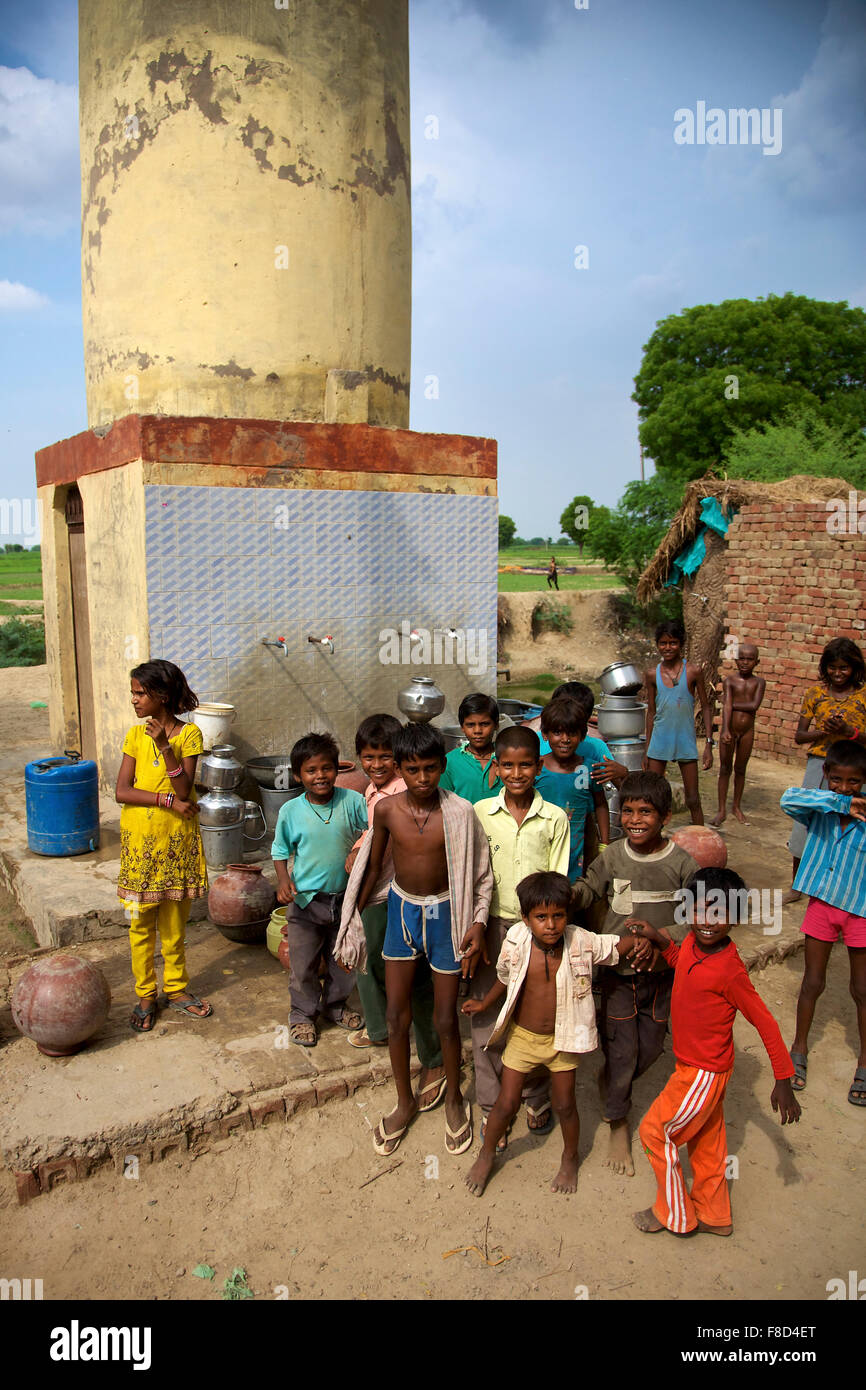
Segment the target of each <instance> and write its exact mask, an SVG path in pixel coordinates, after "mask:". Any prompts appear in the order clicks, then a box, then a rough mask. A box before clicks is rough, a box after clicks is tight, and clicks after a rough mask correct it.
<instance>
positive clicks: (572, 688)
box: [550, 681, 595, 718]
mask: <svg viewBox="0 0 866 1390" xmlns="http://www.w3.org/2000/svg"><path fill="white" fill-rule="evenodd" d="M563 695H566V696H567V697H568V699H569V700H576V701H577V703H578V704H579V705H585V706H586V714H587V718H589V716H590V715H591V714H592V710H593V706H594V705H595V696H594V695H593V693H592V691H591V690H590V688H589V686H588V685H584V683H583V681H563V683H562V685H558V686H557V687H556V689H555V690H554V692H553V694H552V695H551V697H550V703H551V704H553V701H554V700H558V699H560V697H561V696H563Z"/></svg>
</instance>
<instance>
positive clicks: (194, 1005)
mask: <svg viewBox="0 0 866 1390" xmlns="http://www.w3.org/2000/svg"><path fill="white" fill-rule="evenodd" d="M184 994H186V995H187V996H188V997H187V999H186V1000H185V1001H184V1002H183V1003H181V999H180V996H179V995H176V996H175V997H174V998H172V996H171V995H166V998H167V1000H168V1007H169V1008H170V1009H174V1011H175V1013H178V1014H184V1015H185V1017H186V1018H210V1016H211V1014H212V1013H213V1004H205V1003H204V1001H203V1000H201V999H198V998H196V996H195V995H194V994H191V993H190V991H189V990H188V989H187V990H184ZM196 1009H207V1013H204V1014H197V1013H196V1012H195V1010H196Z"/></svg>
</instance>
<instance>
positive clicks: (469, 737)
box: [439, 694, 502, 806]
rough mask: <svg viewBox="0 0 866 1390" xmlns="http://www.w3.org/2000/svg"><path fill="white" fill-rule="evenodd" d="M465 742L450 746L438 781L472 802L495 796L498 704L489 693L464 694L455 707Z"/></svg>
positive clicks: (445, 788)
mask: <svg viewBox="0 0 866 1390" xmlns="http://www.w3.org/2000/svg"><path fill="white" fill-rule="evenodd" d="M457 718H458V720H459V721H460V727H461V729H462V730H463V732H464V734H465V735H466V742H465V743H464V744H463V745H462V746H461V747H460V748H452V749H451V752H450V753H449V754H448V756H447V757H446V759H445V771H444V772H443V774H442V780H441V781H440V783H439V785H440V787H442V789H443V790H444V791H448V792H455V793H456V794H457V796H462V797H464V799H465V800H466V801H471V802H472V804H473V806H474V805H475V802H476V801H481V800H483V798H484V797H488V796H495V795H496V793H497V792H498V791H499V790H500V789H501V787H502V783H501V781H500V780H499V777H498V775H497V772H496V768H495V766H494V761H495V759H494V752H493V738H494V735H495V733H496V729H497V726H498V724H499V706H498V705H497V703H496V701H495V700H494V699H493V696H492V695H481V694H477V695H467V696H466V697H465V699H463V700H461V701H460V708H459V709H458V711H457Z"/></svg>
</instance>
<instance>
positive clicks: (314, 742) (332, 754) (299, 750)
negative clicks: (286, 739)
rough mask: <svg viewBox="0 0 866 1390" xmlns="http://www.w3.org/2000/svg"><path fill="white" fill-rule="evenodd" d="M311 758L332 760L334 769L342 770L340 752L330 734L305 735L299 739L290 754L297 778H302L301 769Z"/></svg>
mask: <svg viewBox="0 0 866 1390" xmlns="http://www.w3.org/2000/svg"><path fill="white" fill-rule="evenodd" d="M309 758H331V759H332V760H333V763H334V767H335V768H336V769H337V771H338V772H339V770H340V750H339V748H338V747H337V745H336V743H335V742H334V740H333V738H332V737H331V735H330V734H304V737H303V738H299V739H298V741H297V743H296V744H295V746H294V748H293V749H292V751H291V753H290V754H289V760H290V762H291V764H292V772H293V773H294V775H295V777H300V775H301V767H302V766H303V764H304V763H305V762H307V761H308V759H309Z"/></svg>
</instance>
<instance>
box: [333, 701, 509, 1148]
mask: <svg viewBox="0 0 866 1390" xmlns="http://www.w3.org/2000/svg"><path fill="white" fill-rule="evenodd" d="M393 751H394V760H395V762H396V764H397V770H398V772H399V774H400V776H401V777H402V778H403V780H404V782H405V783H406V790H405V791H403V792H398V793H397V794H396V795H395V796H391V797H388V798H387V799H385V800H382V801H380V802H379V804H378V805H377V806H376V810H375V814H374V816H373V829H372V834H371V835H370V836H369V837H368V838H369V842H370V845H369V851H368V854H367V855H366V857H365V851H366V850H367V845H366V842H365V844H364V845H362V846H361V849H360V851H359V855H358V861H357V866H356V869H357V872H358V873H359V874H361V875H362V878H361V882H360V887H359V890H358V895H357V903H356V906H357V911H358V912H361V911H363V909H364V907H365V906H366V904H367V900H368V898H369V897H370V895H371V893H372V892H373V889H374V887H375V885H376V883H377V882H378V880H379V877H380V874H381V870H382V860H383V857H384V854H385V851H386V849H387V848H388V847H390V850H391V854H392V856H393V860H394V880H393V882H392V884H391V889H390V892H389V894H388V925H387V928H386V931H385V941H384V945H383V947H382V959H383V960H384V962H385V994H386V998H387V1022H388V1049H389V1052H390V1056H391V1066H392V1069H393V1072H394V1084H395V1086H396V1088H397V1108H396V1109H395V1110H393V1111H392V1112H391V1114H390V1115H386V1116H385V1117H384V1119H382V1120H380V1122H379V1124H378V1126H377V1127H376V1131H375V1133H374V1145H375V1148H376V1152H377V1153H379V1154H382V1155H383V1156H387V1155H388V1154H391V1153H393V1152H394V1150H395V1149H396V1148H397V1146H398V1144H399V1142H400V1140H401V1139H402V1138H403V1135H404V1134H405V1133H406V1130H407V1129H408V1127H409V1125H410V1124H411V1123H412V1120H413V1119H414V1118H415V1115H416V1114H417V1112H418V1109H419V1106H418V1100H417V1098H416V1097H415V1096H414V1095H413V1093H412V1083H411V1080H410V1075H409V1027H410V1024H411V1020H412V1008H411V997H412V984H413V981H414V978H415V973H416V970H417V967H418V962H419V960H421V958H422V957H426V959H427V960H428V962H429V964H430V970H431V972H432V975H433V1023H434V1026H435V1028H436V1032H437V1033H438V1034H439V1041H440V1043H441V1045H442V1061H443V1064H444V1067H445V1079H446V1091H445V1148H446V1150H447V1151H448V1153H451V1154H461V1153H464V1152H465V1150H466V1149H468V1148H469V1146H470V1145H471V1143H472V1116H471V1111H470V1108H469V1106H468V1105H467V1104H466V1103H465V1102H464V1099H463V1093H462V1091H461V1089H460V1032H459V1023H458V1018H457V990H458V986H459V983H460V978H461V975H465V974H467V973H469V969H470V965H472V964H474V962H475V960H477V954H478V952H479V951H480V948H481V944H482V942H483V939H484V928H485V925H486V922H487V914H488V911H489V907H490V894H491V890H492V887H493V874H492V872H491V869H490V855H489V850H488V848H487V840H486V838H485V837H484V834H483V832H482V830H481V827H480V826H479V824H478V822H477V820H476V818H475V815H474V812H473V810H472V807H471V805H470V804H469V802H467V801H464V800H463V799H462V798H461V797H458V796H455V795H454V793H453V792H447V791H442V792H440V790H439V778H440V777H441V776H442V771H443V768H444V767H445V744H444V742H443V740H442V735H441V734H440V733H439V732H438V730H436V729H433V728H431V727H430V726H429V725H427V724H410V725H408V726H407V727H406V728H404V729H401V730H400V732H399V733H398V734H395V736H394V739H393ZM446 824H447V826H448V844H447V847H446V840H445V828H446ZM354 876H355V875H354V874H353V877H354ZM351 886H352V884H351V882H350V887H351ZM347 896H348V894H347ZM352 911H353V906H352V904H351V901H350V903H349V906H348V912H349V915H351V914H352ZM345 923H346V914H345V913H344V924H345ZM337 945H338V951H340V952H342V948H343V933H342V931H341V937H340V939H339V940H338V943H337ZM461 955H462V957H463V959H462V961H461V959H460V958H459V957H460V956H461ZM341 958H342V955H341Z"/></svg>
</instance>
